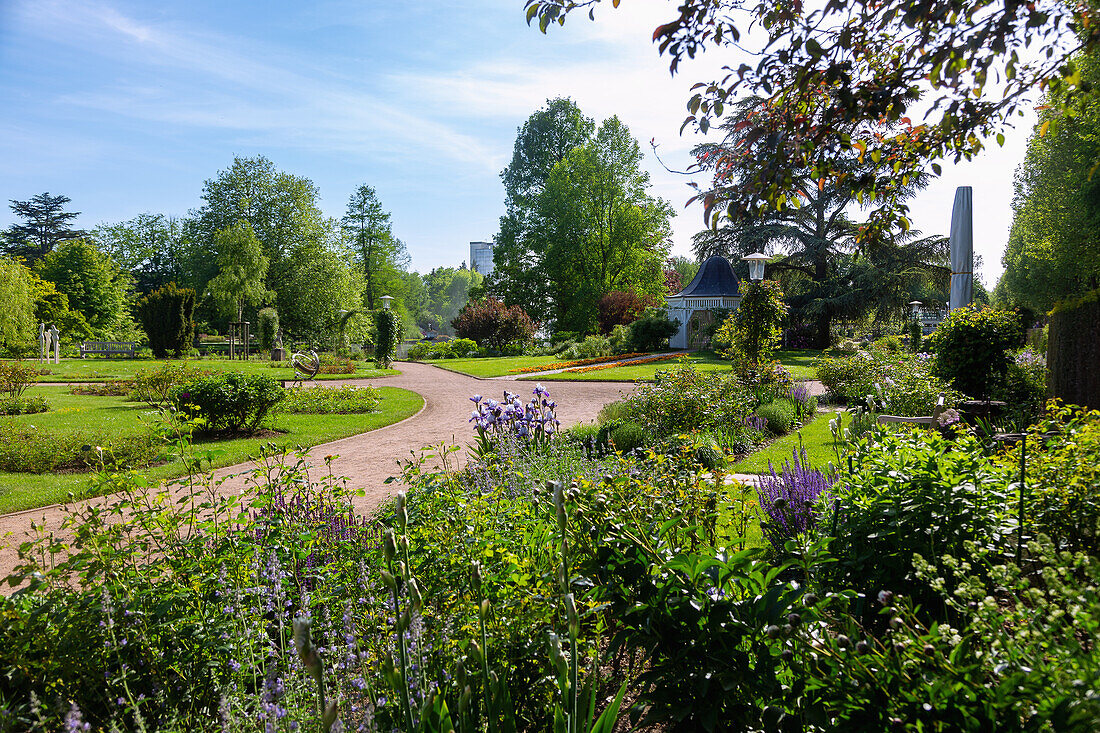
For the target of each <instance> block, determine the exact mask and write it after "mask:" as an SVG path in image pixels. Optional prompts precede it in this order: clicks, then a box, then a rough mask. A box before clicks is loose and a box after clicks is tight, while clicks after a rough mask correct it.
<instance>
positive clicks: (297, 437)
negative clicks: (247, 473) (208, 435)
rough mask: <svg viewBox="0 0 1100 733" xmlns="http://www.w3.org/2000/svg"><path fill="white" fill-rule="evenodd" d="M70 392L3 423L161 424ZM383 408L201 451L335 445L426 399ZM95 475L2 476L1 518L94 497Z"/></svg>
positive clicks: (313, 420) (53, 393) (213, 459)
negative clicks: (42, 408)
mask: <svg viewBox="0 0 1100 733" xmlns="http://www.w3.org/2000/svg"><path fill="white" fill-rule="evenodd" d="M68 389H69V388H68V387H33V388H31V389H29V390H27V393H28V394H41V395H44V396H46V398H47V399H48V400H49V402H50V408H51V409H50V411H49V412H44V413H40V414H38V415H21V416H18V417H4V418H0V420H18V421H20V422H22V423H26V424H30V425H35V426H37V427H39V428H42V429H49V430H56V431H58V432H61V431H67V432H78V431H83V432H87V433H89V434H91V433H100V434H102V433H116V434H119V435H125V434H135V433H139V432H140V431H142V430H143V424H142V421H143V420H146V421H155V420H156V419H157V417H156V415H155V411H153V410H151V409H150V408H149V407H148V406H147V405H144V404H142V403H137V402H128V401H127V400H126V398H125V397H85V396H79V395H72V394H69V393H68ZM379 390H381V392H382V404H381V405H380V406H379V410H378V411H377V412H373V413H370V414H367V415H289V414H282V413H278V414H274V415H272V416H270V417H268V419H267V420H266V421H265V423H264V427H267V428H270V429H272V430H278V431H285V432H282V433H280V434H279V435H274V436H268V437H261V438H237V439H235V440H224V441H200V442H197V443H196V444H195V452H196V454H198V455H203V456H205V455H206V454H207V453H209V454H210V455H209V459H210V467H211V468H218V467H221V466H231V465H233V464H236V463H242V462H244V461H247V460H248V459H249V458H250V457H252V456H255V455H258V453H259V449H260V447H261V446H262V445H265V444H267V443H274V444H276V445H278V446H282V447H287V448H295V447H297V446H302V447H308V446H314V445H317V444H319V443H327V442H329V441H331V440H339V439H340V438H346V437H349V436H351V435H357V434H359V433H365V432H368V431H370V430H375V429H377V428H381V427H385V426H386V425H391V424H393V423H395V422H398V421H400V420H404V419H405V418H407V417H409V416H411V415H414V414H416V412H417V411H418V410H420V408H421V406H422V405H423V404H424V399H423V398H422V397H421V396H420V395H418V394H416V393H415V392H411V391H409V390H406V389H399V388H397V387H379ZM138 473H141V474H142V475H144V476H146V477H148V478H149V479H150V481H153V482H155V481H160V480H163V479H169V478H175V477H177V476H179V475H181V474H182V473H183V468H182V465H181V464H180V462H179V461H178V460H176V461H172V462H169V463H165V464H163V465H159V466H153V467H151V468H146V469H140V470H139V471H138ZM90 484H91V477H90V475H89V474H79V473H74V474H63V475H49V474H30V473H4V472H0V514H4V513H8V512H14V511H19V510H21V509H33V508H35V507H40V506H45V505H47V504H55V503H58V502H61V501H64V500H65V499H66V497H67V496H68V495H69V493H70V492H71V493H73V494H76V495H78V496H90V495H92V494H91V493H89V492H90V491H91V488H90Z"/></svg>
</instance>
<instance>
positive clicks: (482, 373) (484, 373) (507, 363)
mask: <svg viewBox="0 0 1100 733" xmlns="http://www.w3.org/2000/svg"><path fill="white" fill-rule="evenodd" d="M556 361H558V359H557V357H554V356H496V357H484V358H478V359H432V360H430V361H426V362H424V363H425V364H434V365H435V366H437V367H441V368H443V369H446V370H448V371H452V372H459V373H460V374H469V375H470V376H471V377H482V378H484V377H503V376H505V375H507V374H510V373H511V371H512V370H513V369H524V368H526V367H533V366H543V365H544V364H553V363H554V362H556Z"/></svg>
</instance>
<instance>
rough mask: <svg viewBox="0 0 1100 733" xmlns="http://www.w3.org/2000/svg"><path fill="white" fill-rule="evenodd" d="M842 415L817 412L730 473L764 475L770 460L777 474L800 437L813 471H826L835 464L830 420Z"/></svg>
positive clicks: (734, 466)
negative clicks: (824, 469) (827, 466)
mask: <svg viewBox="0 0 1100 733" xmlns="http://www.w3.org/2000/svg"><path fill="white" fill-rule="evenodd" d="M842 414H843V413H836V412H819V413H818V414H817V417H815V418H814V419H813V420H812V421H811V422H810V423H808V424H807V425H803V426H802V427H801V428H799V429H798V430H796V431H795V432H793V433H788V434H787V435H784V436H783V437H781V438H778V439H776V440H775V441H774V442H772V443H771V444H770V445H768V446H766V447H765V448H763V449H762V450H759V451H757V452H756V453H753V454H751V455H749V456H747V457H746V458H745V459H744V460H742V461H740V462H739V463H735V464H734V465H733V466H731V467H730V468H729V470H730V471H731V472H732V473H767V472H768V462H769V461H770V462H771V463H772V465H773V466H775V468H776V471H778V470H779V469H780V468H781V467H782V465H783V461H789V460H791V457H792V454H793V453H794V451H795V450H796V449H797V448H798V444H799V436H800V435H801V436H802V446H803V447H804V448H805V449H806V457H807V458H808V459H809V462H810V465H811V466H813V467H814V468H820V469H823V468H825V466H826V464H827V463H828V462H829V461H832V462H833V463H836V452H835V443H834V442H833V435H832V433H831V432H830V431H829V420H831V419H833V418H834V417H837V418H839V417H841V415H842Z"/></svg>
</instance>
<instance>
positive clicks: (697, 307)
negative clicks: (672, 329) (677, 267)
mask: <svg viewBox="0 0 1100 733" xmlns="http://www.w3.org/2000/svg"><path fill="white" fill-rule="evenodd" d="M667 303H668V305H667V308H668V315H669V318H674V319H676V320H678V321H679V322H680V330H679V331H677V332H676V333H675V334H674V335H673V336H672V338H670V339H669V340H668V345H669V346H670V347H671V348H673V349H699V348H702V347H704V346H706V344H705V343H704V342H703V341H704V339H703V330H704V327H705V326H707V325H709V324H710V323H712V322H713V321H714V312H713V310H712V309H714V308H724V309H726V310H731V311H732V310H737V307H738V306H739V305H741V288H740V284H739V283H738V282H737V275H735V274H734V273H733V266H732V265H730V263H729V260H727V259H726V258H725V257H722V256H720V255H715V256H713V257H710V258H708V259H707V261H706V262H704V263H703V264H702V265H700V267H699V272H697V273H696V274H695V279H694V280H692V281H691V282H690V283H689V284H688V286H687V287H686V288H684V289H683V290H681V291H680V292H678V293H676V295H670V296H669V297H668V300H667Z"/></svg>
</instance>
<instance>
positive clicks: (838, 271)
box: [693, 95, 949, 348]
mask: <svg viewBox="0 0 1100 733" xmlns="http://www.w3.org/2000/svg"><path fill="white" fill-rule="evenodd" d="M770 104H771V103H770V102H769V101H768V100H765V99H755V98H751V99H747V100H743V101H741V102H739V103H738V104H737V105H734V106H733V107H731V108H730V115H729V117H728V118H727V119H726V120H725V121H724V122H723V124H722V128H721V129H722V130H724V131H725V132H726V135H725V138H724V139H723V140H722V141H720V142H716V143H706V144H704V145H699V146H697V147H696V148H695V149H694V150H693V153H694V155H695V156H696V158H697V160H698V161H699V167H700V168H701V169H703V170H708V171H714V173H715V180H716V182H717V183H716V185H715V186H714V187H713V188H712V189H711V190H710V191H708V192H707V193H706V194H705V195H704V198H706V199H707V200H708V201H709V202H710V203H711V204H712V205H713V204H714V203H715V202H719V201H722V200H726V199H729V198H731V197H735V196H737V191H738V190H739V189H740V188H741V187H742V186H743V185H746V181H748V180H750V179H751V178H752V177H753V176H755V175H756V172H757V169H758V167H760V166H767V165H770V161H771V160H772V159H773V158H774V157H775V156H776V155H778V154H779V152H778V145H777V142H776V140H775V138H774V137H773V136H771V135H770V134H765V133H766V131H767V130H768V129H770V124H771V120H772V119H773V118H775V117H783V116H787V115H789V114H790V111H789V110H771V109H770ZM829 104H830V99H829V97H828V96H827V95H825V96H822V98H821V99H820V100H819V103H818V105H817V107H816V108H815V110H816V111H820V110H822V109H824V108H826V107H828V105H829ZM761 124H763V125H764V127H763V129H762V128H761V127H759V125H761ZM836 166H837V168H838V170H842V171H843V172H844V173H845V176H843V177H841V178H837V179H833V178H829V179H820V178H819V179H815V172H814V170H813V169H811V168H805V169H800V170H799V169H795V170H792V171H791V175H792V177H793V178H792V181H793V184H794V185H793V188H792V192H791V194H790V196H789V198H787V199H785V202H789V203H790V205H789V206H783V207H781V208H775V209H768V210H766V211H761V212H759V213H758V214H757V215H756V216H755V217H752V218H746V219H734V220H729V221H728V222H727V225H726V226H723V227H721V228H716V229H708V230H705V231H703V232H700V233H699V234H698V235H696V237H695V238H694V242H693V249H694V250H695V254H696V257H698V258H699V259H700V260H703V259H705V258H707V257H709V256H711V255H715V254H720V255H723V256H725V257H727V258H729V259H730V260H732V261H733V262H735V263H737V266H738V267H739V268H741V269H743V265H741V264H740V262H739V260H740V258H741V257H742V256H744V255H747V254H749V253H752V252H765V253H768V254H774V255H775V259H773V261H772V262H771V264H770V265H769V270H770V271H771V273H773V274H776V275H779V276H780V277H781V278H782V279H783V281H784V285H785V290H786V291H787V296H788V300H789V302H790V305H791V306H792V314H791V315H792V322H793V323H794V324H795V325H799V326H801V325H809V324H812V326H813V330H814V333H815V334H816V337H815V342H816V344H815V345H816V346H817V347H818V348H826V347H828V345H829V338H830V329H831V324H832V321H833V319H834V318H837V317H843V318H857V317H861V316H864V315H867V314H868V313H870V312H875V313H876V314H877V315H879V316H891V315H893V316H896V315H900V314H903V313H905V312H907V310H908V305H907V303H908V302H909V301H910V300H912V299H913V297H912V293H914V292H915V290H916V289H918V288H919V287H920V286H921V285H922V284H923V283H927V282H930V281H932V280H939V281H942V280H944V279H945V277H946V275H947V274H948V273H949V270H947V269H945V268H944V267H943V264H944V261H945V260H946V256H947V244H946V240H945V239H944V238H943V237H926V238H920V237H918V236H916V233H915V232H911V231H902V232H896V231H879V232H877V233H876V234H875V235H874V236H863V233H864V232H865V231H866V230H868V229H869V228H871V227H872V222H871V220H869V219H864V220H858V219H857V218H856V217H857V216H858V213H859V208H860V207H859V201H860V192H859V188H858V186H857V185H855V184H856V182H857V181H859V180H862V179H864V178H866V177H868V176H875V175H877V170H876V169H877V166H876V165H875V164H874V162H873V161H872V160H870V159H869V158H868V157H867V156H865V155H863V154H861V153H859V152H858V151H852V152H850V153H848V154H847V155H845V156H838V158H837V160H836ZM925 180H926V177H925V176H923V175H919V176H913V177H912V178H910V179H908V180H907V181H906V182H905V183H904V184H901V183H896V184H891V185H894V187H895V189H896V191H895V194H894V196H895V198H897V199H898V200H904V199H905V198H906V197H908V196H911V195H912V194H913V193H915V192H916V190H917V189H918V188H920V187H921V186H922V185H923V183H924V181H925ZM884 185H886V184H884ZM939 284H943V283H942V282H941V283H939ZM941 299H942V298H941Z"/></svg>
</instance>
